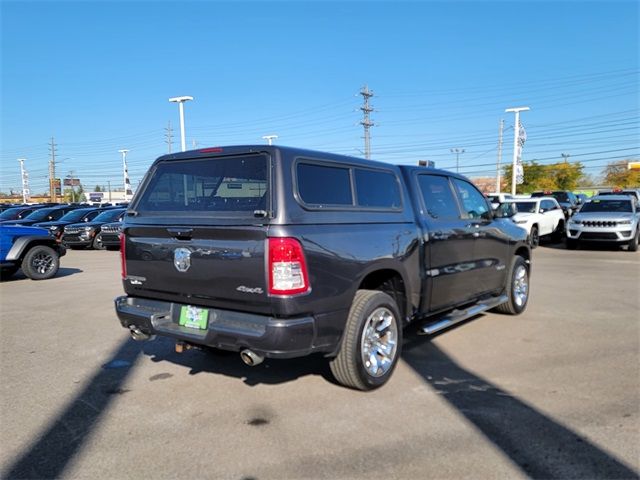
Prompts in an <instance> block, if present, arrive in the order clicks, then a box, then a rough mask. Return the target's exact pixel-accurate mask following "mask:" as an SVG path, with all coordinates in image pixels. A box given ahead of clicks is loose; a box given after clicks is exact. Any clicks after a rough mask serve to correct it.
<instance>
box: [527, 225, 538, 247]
mask: <svg viewBox="0 0 640 480" xmlns="http://www.w3.org/2000/svg"><path fill="white" fill-rule="evenodd" d="M539 244H540V235H539V233H538V226H537V225H533V226H532V227H531V233H530V234H529V246H531V248H536V247H537V246H538V245H539Z"/></svg>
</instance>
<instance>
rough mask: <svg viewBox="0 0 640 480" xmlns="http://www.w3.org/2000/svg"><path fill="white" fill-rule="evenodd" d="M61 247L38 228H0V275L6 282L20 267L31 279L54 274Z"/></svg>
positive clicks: (58, 264)
mask: <svg viewBox="0 0 640 480" xmlns="http://www.w3.org/2000/svg"><path fill="white" fill-rule="evenodd" d="M64 254H65V248H64V247H63V246H61V245H59V244H58V242H56V240H55V239H54V238H53V237H52V236H51V235H49V232H48V231H46V230H44V229H42V228H34V227H23V226H15V225H0V276H1V277H2V279H3V280H4V279H6V278H8V277H10V276H12V275H13V274H14V273H16V272H17V271H18V270H19V269H20V268H22V272H23V273H24V274H25V275H26V276H27V277H29V278H30V279H32V280H46V279H48V278H51V277H53V276H54V275H55V274H56V273H58V268H59V266H60V257H61V256H63V255H64Z"/></svg>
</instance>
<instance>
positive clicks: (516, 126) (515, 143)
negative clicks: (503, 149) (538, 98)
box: [505, 107, 530, 195]
mask: <svg viewBox="0 0 640 480" xmlns="http://www.w3.org/2000/svg"><path fill="white" fill-rule="evenodd" d="M529 110H530V109H529V107H514V108H507V109H506V110H505V112H506V113H510V112H513V113H515V114H516V119H515V122H514V123H513V163H512V164H511V195H515V194H516V177H517V174H516V173H517V172H516V170H517V165H518V136H519V135H520V112H527V111H529Z"/></svg>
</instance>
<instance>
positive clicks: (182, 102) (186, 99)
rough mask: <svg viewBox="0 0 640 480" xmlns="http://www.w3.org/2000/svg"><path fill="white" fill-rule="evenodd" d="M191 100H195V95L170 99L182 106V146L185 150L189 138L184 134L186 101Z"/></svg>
mask: <svg viewBox="0 0 640 480" xmlns="http://www.w3.org/2000/svg"><path fill="white" fill-rule="evenodd" d="M189 100H193V97H189V96H183V97H172V98H170V99H169V101H170V102H173V103H177V104H178V106H179V108H180V145H181V146H182V151H183V152H184V151H185V150H186V149H187V140H186V137H185V134H184V102H188V101H189Z"/></svg>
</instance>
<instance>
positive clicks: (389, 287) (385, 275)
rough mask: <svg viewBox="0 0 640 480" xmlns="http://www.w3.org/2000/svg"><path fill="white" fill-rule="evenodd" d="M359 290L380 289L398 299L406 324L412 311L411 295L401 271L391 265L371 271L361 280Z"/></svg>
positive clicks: (397, 302)
mask: <svg viewBox="0 0 640 480" xmlns="http://www.w3.org/2000/svg"><path fill="white" fill-rule="evenodd" d="M357 290H379V291H381V292H384V293H386V294H387V295H389V296H390V297H391V298H393V299H394V300H395V301H396V305H397V306H398V309H399V310H400V315H401V317H402V319H403V320H402V321H403V325H404V324H406V322H407V318H408V317H409V316H410V313H409V312H411V305H410V301H409V298H410V295H409V292H408V289H407V282H406V281H405V279H404V277H403V275H402V273H400V271H398V270H397V269H394V268H389V267H380V268H378V269H375V270H372V271H369V272H367V274H366V275H365V276H364V277H363V278H362V280H361V281H360V283H359V285H358V288H357Z"/></svg>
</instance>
